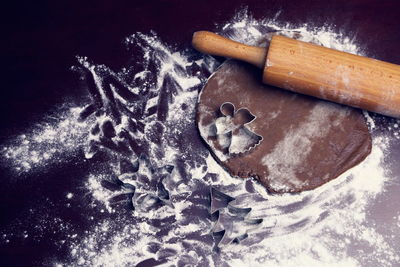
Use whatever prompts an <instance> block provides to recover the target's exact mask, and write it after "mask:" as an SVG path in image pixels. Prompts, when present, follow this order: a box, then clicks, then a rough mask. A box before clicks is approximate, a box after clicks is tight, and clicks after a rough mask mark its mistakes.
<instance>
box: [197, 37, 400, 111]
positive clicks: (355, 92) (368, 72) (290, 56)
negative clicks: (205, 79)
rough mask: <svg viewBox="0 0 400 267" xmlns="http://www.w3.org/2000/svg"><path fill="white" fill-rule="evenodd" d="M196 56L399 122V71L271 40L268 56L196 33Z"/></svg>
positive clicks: (263, 51)
mask: <svg viewBox="0 0 400 267" xmlns="http://www.w3.org/2000/svg"><path fill="white" fill-rule="evenodd" d="M192 44H193V46H194V48H196V49H197V50H199V51H200V52H203V53H207V54H212V55H218V56H224V57H231V58H236V59H240V60H244V61H246V62H249V63H251V64H253V65H256V66H258V67H260V68H264V74H263V82H264V83H266V84H270V85H274V86H277V87H280V88H284V89H287V90H291V91H294V92H298V93H302V94H306V95H311V96H315V97H318V98H322V99H326V100H329V101H333V102H337V103H340V104H345V105H350V106H353V107H358V108H362V109H366V110H370V111H373V112H377V113H380V114H384V115H387V116H392V117H396V118H400V66H399V65H396V64H391V63H387V62H383V61H380V60H376V59H372V58H367V57H362V56H357V55H353V54H349V53H345V52H340V51H337V50H334V49H329V48H326V47H322V46H318V45H314V44H310V43H306V42H302V41H298V40H294V39H291V38H287V37H283V36H279V35H275V36H274V37H272V40H271V43H270V45H269V48H268V51H267V49H266V48H261V47H254V46H248V45H244V44H240V43H238V42H234V41H232V40H229V39H226V38H224V37H221V36H219V35H216V34H214V33H210V32H205V31H202V32H196V33H195V34H194V35H193V41H192Z"/></svg>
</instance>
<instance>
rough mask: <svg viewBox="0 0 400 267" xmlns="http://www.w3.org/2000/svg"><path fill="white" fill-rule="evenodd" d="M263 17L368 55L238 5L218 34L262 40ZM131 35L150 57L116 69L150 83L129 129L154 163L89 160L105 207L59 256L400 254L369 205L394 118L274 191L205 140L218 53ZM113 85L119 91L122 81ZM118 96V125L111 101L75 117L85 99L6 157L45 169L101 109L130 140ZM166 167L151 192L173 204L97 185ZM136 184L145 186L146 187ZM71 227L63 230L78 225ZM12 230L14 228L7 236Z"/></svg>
mask: <svg viewBox="0 0 400 267" xmlns="http://www.w3.org/2000/svg"><path fill="white" fill-rule="evenodd" d="M262 27H264V28H265V27H268V28H269V29H271V32H276V31H278V32H279V33H281V34H284V35H287V36H290V37H295V38H298V39H300V40H303V41H309V42H314V43H319V44H322V45H324V46H327V47H331V48H335V49H338V50H342V51H347V52H351V53H355V54H363V53H364V52H363V49H362V48H360V47H359V46H358V45H357V43H356V40H354V39H350V38H348V37H346V35H345V34H342V33H337V32H335V31H334V30H333V29H331V28H329V27H323V28H318V27H317V26H315V25H311V24H309V25H304V26H303V27H300V28H299V27H292V26H291V25H290V24H285V23H281V22H279V21H278V19H277V18H274V19H272V20H268V19H265V20H255V19H253V18H252V17H251V16H250V15H249V14H248V13H247V12H240V13H239V14H238V15H237V16H236V17H235V18H234V19H232V21H230V22H228V23H226V24H225V25H221V26H220V32H219V33H220V34H222V35H225V36H227V37H230V38H232V39H235V40H237V41H241V42H245V43H249V44H256V43H257V42H258V41H259V40H261V39H263V38H265V36H262V35H261V31H260V30H259V29H260V28H262ZM267 39H268V36H267ZM126 43H127V45H128V47H129V46H130V45H136V46H139V47H140V48H141V49H142V51H143V62H141V65H142V66H144V67H143V68H142V69H140V70H139V71H138V70H135V69H133V70H132V71H127V69H130V68H125V69H122V70H121V72H119V73H117V75H118V77H120V78H121V79H124V80H126V81H128V80H130V81H134V82H132V83H129V86H127V87H128V90H129V91H130V92H131V93H134V94H139V93H140V92H143V91H146V92H149V93H148V94H146V97H147V98H146V99H145V101H144V106H145V109H146V112H147V113H146V114H147V115H144V116H143V118H142V119H141V120H140V121H139V120H138V121H136V122H135V123H136V124H137V125H140V123H143V124H144V129H143V131H142V132H140V131H137V132H134V133H132V134H131V135H129V136H128V137H129V138H131V139H129V140H131V143H130V144H131V146H135V145H136V144H135V143H134V142H135V140H136V141H137V142H142V143H140V144H141V146H140V147H141V148H143V149H146V150H147V152H148V153H147V154H148V157H149V159H150V161H151V162H150V163H151V164H150V163H149V166H150V165H151V166H150V167H148V168H147V169H146V171H143V169H141V168H139V170H134V171H132V170H131V169H132V166H130V165H129V164H131V165H133V163H134V162H135V160H137V158H138V157H139V155H134V156H133V155H132V156H129V155H128V156H127V155H125V154H123V153H120V154H119V153H118V150H112V149H111V148H113V147H112V146H111V145H109V146H108V148H107V150H106V151H107V152H108V153H109V154H108V155H109V156H110V158H109V159H107V161H106V162H104V164H103V165H101V166H100V167H99V165H98V164H97V165H96V166H93V168H92V169H88V174H87V177H86V180H85V181H83V184H84V186H85V189H86V191H87V193H88V196H85V198H83V199H84V200H82V201H86V202H85V204H88V202H87V198H88V197H89V198H90V203H91V204H92V205H91V207H92V208H93V209H94V210H97V211H98V214H99V216H98V218H97V217H93V216H89V215H88V218H87V220H88V222H92V224H91V227H90V228H89V229H87V230H85V233H84V234H83V235H79V236H77V235H76V234H71V235H69V237H68V238H67V240H66V241H65V243H64V244H63V245H64V246H67V247H68V249H69V252H70V255H69V257H68V260H67V261H61V262H57V263H54V265H57V266H71V265H72V266H132V265H135V264H138V263H140V262H143V261H144V260H151V259H153V261H156V262H157V263H159V264H162V265H164V266H171V265H175V266H225V265H229V266H309V265H316V266H395V264H396V263H398V262H399V261H400V258H399V257H400V254H399V251H398V249H396V245H397V246H398V242H397V243H394V245H393V242H391V239H392V238H391V237H390V236H387V235H386V234H385V233H381V232H378V231H377V230H376V229H377V228H376V225H375V224H374V222H373V220H372V219H371V217H370V216H371V213H372V212H373V211H372V210H371V209H370V206H371V204H372V203H374V201H375V200H376V199H378V198H379V197H380V196H381V195H383V194H385V192H386V185H387V184H389V183H390V181H391V180H392V179H394V178H393V177H391V176H390V172H389V171H388V170H387V167H386V166H385V157H386V154H387V151H388V147H387V146H388V145H389V143H390V142H391V140H392V139H393V137H394V136H395V137H396V136H398V135H399V132H400V130H399V122H398V121H394V122H393V123H391V124H390V127H391V128H390V129H391V130H390V133H389V134H388V135H378V134H376V132H375V130H376V128H377V126H376V119H375V117H374V116H369V115H368V114H366V117H367V120H368V123H369V125H370V128H371V131H372V133H373V149H372V153H371V155H370V156H369V157H368V158H367V159H366V160H365V161H364V162H363V163H362V164H360V165H359V166H357V167H355V168H353V169H351V170H349V171H348V172H346V173H344V174H343V175H341V176H340V177H339V178H337V179H335V180H333V181H331V182H329V183H327V184H325V185H323V186H321V187H320V188H317V189H315V190H313V191H308V192H303V193H300V194H283V195H272V194H269V193H268V192H267V191H266V190H265V188H264V187H262V186H261V185H259V184H258V183H257V182H255V181H254V180H252V179H247V180H243V179H237V178H232V177H230V176H229V174H228V173H227V172H225V171H224V170H223V169H222V168H221V166H220V165H218V163H217V162H216V161H215V160H214V158H213V157H212V156H211V155H210V154H209V153H208V151H207V150H206V149H205V146H204V144H203V143H202V142H201V140H200V137H199V135H198V132H197V129H196V124H195V103H196V102H197V97H198V90H199V89H200V88H201V86H202V84H203V83H204V82H205V81H206V79H207V77H208V76H209V75H210V73H211V72H212V71H214V70H215V69H216V67H217V65H218V64H217V62H215V60H213V59H212V58H211V57H208V56H204V57H200V56H199V55H197V57H194V56H193V51H182V52H177V51H174V50H173V49H171V48H170V47H169V46H167V45H166V44H164V43H163V42H162V41H161V40H160V39H159V38H158V37H157V36H156V35H155V34H150V35H145V34H141V33H138V34H135V35H133V36H130V37H128V38H127V39H126ZM85 64H86V63H85ZM129 67H130V66H129ZM101 69H103V70H104V69H107V68H106V67H105V66H103V67H102V68H101ZM92 70H94V68H92ZM96 75H97V74H96ZM99 78H101V77H99ZM97 84H98V85H99V86H104V84H102V83H101V82H100V83H99V82H97ZM110 88H111V89H110V90H111V92H112V94H114V96H115V99H118V97H117V96H116V95H117V90H116V88H113V87H112V86H111V87H110ZM166 89H168V94H167V95H168V96H170V98H168V97H167V98H168V101H167V102H168V104H167V107H168V109H167V110H164V111H163V110H160V109H159V110H157V111H156V112H153V113H152V110H153V111H154V110H155V109H156V108H157V107H160V103H167V102H162V101H165V99H166V98H163V97H162V94H163V93H161V92H164V91H163V90H166ZM101 97H103V98H106V100H107V101H108V102H109V103H107V101H106V102H104V103H106V104H110V103H111V104H112V101H109V100H110V99H109V98H110V94H109V95H106V94H104V95H102V96H101ZM121 103H123V104H124V105H125V108H126V109H124V110H125V111H124V112H125V113H121V114H122V115H121V117H122V118H121V120H120V123H118V122H117V120H116V119H115V114H114V115H113V116H114V117H112V116H111V115H109V114H108V113H107V111H106V112H104V113H103V114H102V115H99V116H98V117H96V118H93V116H94V115H92V117H89V118H88V119H87V120H85V121H84V122H82V123H78V122H77V121H78V120H77V118H78V114H79V113H80V112H81V111H82V109H81V108H75V109H70V110H69V111H67V112H64V111H61V112H60V116H59V119H57V120H56V122H55V123H51V124H40V126H39V127H38V128H37V129H36V128H35V129H34V130H32V131H31V133H29V134H25V135H21V136H19V137H16V138H15V139H14V140H11V141H10V143H9V144H5V145H3V147H2V150H1V151H2V160H3V161H4V162H6V163H7V165H8V166H10V168H11V169H13V170H15V171H17V172H18V173H19V172H32V171H35V170H42V167H45V166H50V165H51V164H53V163H55V161H54V159H57V160H58V161H62V160H64V159H65V155H68V154H71V153H74V152H75V151H76V150H77V149H78V148H80V147H81V146H82V145H85V146H88V143H87V141H86V140H87V139H90V138H92V137H90V134H89V131H92V132H93V129H96V127H93V124H96V123H98V125H103V124H102V123H104V121H105V118H106V119H107V120H110V121H111V125H113V126H114V130H115V132H116V134H115V136H114V135H110V136H111V137H110V138H109V140H108V141H110V140H111V141H113V142H115V143H118V144H120V143H121V142H122V141H124V140H125V139H123V138H122V137H120V134H124V133H125V131H126V128H127V127H128V126H127V125H128V122H129V116H128V115H126V114H128V113H129V112H133V111H134V110H135V107H131V106H130V103H129V102H128V101H125V102H124V101H123V99H121ZM107 107H108V106H107ZM117 115H118V116H119V115H120V114H117ZM136 124H135V125H136ZM109 125H110V124H109ZM310 126H313V124H312V123H310ZM161 133H162V134H161ZM396 133H397V134H396ZM60 137H61V138H60ZM97 137H98V138H97ZM97 137H96V138H97V139H96V140H95V139H90V140H95V141H99V140H100V141H101V138H102V137H104V136H101V135H100V136H97ZM396 138H397V137H396ZM132 140H134V141H132ZM100 141H99V142H100ZM108 141H107V142H108ZM132 143H134V145H132ZM107 144H108V143H107ZM121 146H122V145H121ZM110 147H111V148H110ZM115 151H117V152H115ZM111 152H112V153H111ZM46 153H48V154H46ZM132 154H134V153H132ZM89 158H90V157H89ZM121 162H125V163H126V162H128V163H129V164H128V165H129V168H131V169H129V168H128V170H124V171H123V168H125V167H121V166H122V165H121ZM141 164H143V163H141ZM165 165H173V166H174V169H173V170H172V171H171V173H170V175H169V176H168V177H167V178H163V180H162V184H163V185H164V186H165V190H164V189H160V188H159V187H157V186H152V187H149V188H148V190H147V192H148V194H149V195H152V196H156V195H157V194H160V193H164V200H165V199H166V197H165V191H168V193H169V195H168V201H169V203H168V205H166V204H163V205H160V206H157V207H155V208H152V209H150V210H148V211H147V212H143V211H141V209H140V208H139V207H134V208H135V210H129V209H126V208H124V207H123V206H121V205H115V203H113V202H111V201H110V200H111V199H115V197H118V195H119V194H120V193H121V192H120V191H118V190H120V188H118V189H115V190H114V189H113V190H114V191H113V190H111V189H110V188H111V187H110V188H105V187H104V186H103V184H102V181H104V180H110V179H111V178H112V177H118V179H119V181H125V182H129V181H132V185H136V186H139V185H140V184H139V182H138V181H140V179H149V184H151V183H152V181H157V179H155V178H156V177H155V175H153V174H154V173H157V172H154V169H157V168H162V167H163V166H165ZM153 178H154V179H153ZM159 184H160V183H158V184H157V185H159ZM142 185H146V183H142ZM211 187H214V188H218V190H220V191H221V192H223V193H225V194H226V195H229V196H230V197H228V196H226V199H227V201H226V203H225V206H224V207H222V208H220V209H219V211H218V213H219V217H218V218H217V220H216V221H215V220H214V219H213V218H211V217H212V216H209V213H210V199H209V196H210V188H211ZM129 188H131V189H132V187H129ZM132 190H133V189H132ZM135 190H136V188H135ZM140 190H142V191H140V192H142V193H143V192H146V190H145V188H140ZM163 190H164V191H163ZM128 196H129V197H131V195H128ZM79 197H80V196H79V195H77V194H76V193H74V194H73V193H67V194H66V201H70V200H71V199H73V200H74V201H77V200H78V199H79ZM153 199H154V198H153ZM211 201H213V199H211ZM222 202H223V199H222ZM228 202H229V203H228ZM118 203H120V202H118ZM121 203H122V202H121ZM249 208H250V209H249ZM226 218H229V219H226ZM224 219H226V220H224ZM399 221H400V216H398V217H396V216H395V217H393V225H392V227H397V228H395V229H397V230H399V229H398V228H399V227H400V223H399ZM71 228H73V226H69V227H68V231H71V232H73V231H72V230H71ZM217 230H218V231H217ZM222 230H223V231H224V234H223V235H222V234H221V231H222ZM221 235H222V236H221ZM9 238H10V237H9V235H8V234H5V237H3V239H7V240H9ZM235 238H236V239H235ZM395 238H396V237H395ZM235 240H239V242H238V243H237V242H234V241H235Z"/></svg>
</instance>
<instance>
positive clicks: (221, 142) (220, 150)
mask: <svg viewBox="0 0 400 267" xmlns="http://www.w3.org/2000/svg"><path fill="white" fill-rule="evenodd" d="M261 72H262V70H259V69H257V68H255V67H253V66H251V65H248V64H247V63H242V62H238V61H234V60H228V61H227V62H225V63H224V64H222V65H221V66H220V68H219V69H218V70H217V71H216V72H215V73H214V74H213V75H212V76H211V77H210V78H209V80H208V81H207V83H206V85H205V86H204V88H203V89H202V92H201V93H200V96H199V103H198V109H197V123H198V127H199V130H200V134H201V136H202V138H203V139H204V141H205V142H206V143H207V145H208V146H209V149H210V150H211V152H212V153H213V154H214V156H215V157H216V159H217V160H218V161H219V163H220V164H222V165H223V166H224V167H225V168H226V170H227V171H228V172H229V173H230V174H231V175H233V176H237V177H242V178H247V177H255V178H256V179H258V180H259V181H260V182H261V183H262V184H263V185H265V186H266V187H267V188H268V189H269V190H270V191H271V192H277V193H285V192H301V191H304V190H310V189H314V188H316V187H318V186H320V185H322V184H324V183H326V182H328V181H330V180H332V179H334V178H336V177H338V176H339V175H340V174H342V173H343V172H345V171H346V170H348V169H350V168H352V167H353V166H355V165H357V164H358V163H360V162H361V161H363V160H364V159H365V158H366V156H367V155H368V154H369V153H370V152H371V136H370V133H369V130H368V127H367V125H366V122H365V119H364V116H363V115H362V113H361V111H359V110H357V109H353V108H350V107H345V106H341V105H338V104H334V103H330V102H327V101H323V100H319V99H316V98H313V97H309V96H304V95H300V94H297V93H292V92H289V91H285V90H282V89H279V88H276V87H272V86H268V85H264V84H262V83H261V76H262V73H261Z"/></svg>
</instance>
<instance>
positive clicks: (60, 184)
mask: <svg viewBox="0 0 400 267" xmlns="http://www.w3.org/2000/svg"><path fill="white" fill-rule="evenodd" d="M244 8H247V9H248V11H249V13H250V14H252V15H253V16H254V17H255V18H256V19H261V18H269V17H274V16H275V14H277V12H281V13H280V17H279V18H280V20H281V21H287V22H289V23H291V24H294V25H296V24H299V25H301V24H302V23H306V22H312V23H313V24H314V25H321V26H322V25H325V24H327V25H328V24H329V25H334V28H335V29H337V30H338V31H340V30H344V31H345V32H347V33H348V34H349V35H353V36H350V37H354V38H356V39H357V43H361V44H363V47H364V48H365V52H366V54H367V55H368V56H371V57H374V58H377V59H381V60H385V61H389V62H392V63H397V64H400V53H399V52H398V51H399V47H400V34H399V29H400V16H399V15H400V2H399V1H396V0H392V1H388V0H387V1H385V0H383V1H376V0H375V1H373V0H359V1H358V0H352V1H349V0H337V1H311V0H307V1H286V0H282V1H280V0H270V1H268V0H245V1H243V0H240V1H239V0H232V1H208V0H206V1H183V0H182V1H181V0H169V1H166V0H159V1H154V0H146V1H141V0H136V1H23V2H15V3H12V4H10V6H8V7H6V8H5V9H4V8H3V13H4V14H3V16H2V20H3V22H2V25H3V26H4V27H3V32H2V42H1V43H2V44H1V46H2V49H1V53H2V71H1V73H2V80H3V83H2V86H1V90H0V93H1V96H0V125H2V127H1V129H0V143H6V142H8V140H10V139H12V138H13V136H15V135H17V134H21V133H23V132H24V130H25V129H28V128H29V127H32V125H34V124H35V122H36V121H38V120H40V119H41V118H42V117H43V116H44V114H49V113H51V112H53V111H54V109H55V107H57V106H59V105H61V104H62V103H64V102H65V101H66V100H71V99H72V101H73V102H75V103H80V102H81V101H82V100H81V97H84V96H85V95H86V91H84V90H83V89H82V86H81V84H80V83H79V79H78V78H77V76H76V73H74V72H72V71H71V70H70V68H71V66H74V65H77V60H76V56H77V55H80V56H87V57H88V58H90V59H92V60H94V61H95V62H97V63H100V64H104V65H106V66H109V67H110V68H111V69H118V68H121V66H124V65H126V64H127V63H128V60H127V59H129V57H130V55H131V53H132V51H127V50H126V49H125V47H124V45H123V40H124V38H125V37H126V36H129V35H130V34H132V33H135V32H143V33H149V32H150V31H154V32H155V33H156V34H157V35H158V36H159V37H160V39H162V40H163V41H164V42H166V43H169V44H171V45H172V46H175V47H176V49H190V41H191V36H192V33H193V32H194V31H197V30H204V29H206V30H211V31H212V30H214V29H215V27H216V25H217V24H218V23H219V24H221V23H222V24H223V23H225V22H226V21H228V20H230V19H231V18H232V17H234V16H235V14H236V13H237V12H238V11H240V10H242V9H244ZM377 120H378V121H382V123H383V124H384V123H385V121H387V120H388V119H387V118H379V117H377ZM398 147H399V146H397V148H398ZM94 160H100V159H94ZM389 160H390V161H392V162H393V163H395V165H396V164H397V163H396V162H398V161H399V160H400V154H399V153H398V152H396V151H393V153H392V157H391V158H390V159H389ZM90 164H93V162H91V161H88V160H82V159H81V157H80V156H79V155H78V156H76V155H75V156H71V158H69V159H68V160H66V161H65V162H62V163H58V164H55V165H54V166H53V167H49V168H47V169H46V171H43V172H32V173H27V174H24V175H22V176H21V175H17V174H15V173H14V172H12V171H11V170H10V169H9V168H8V166H6V165H4V164H3V165H2V167H1V168H2V169H1V170H0V176H1V184H2V186H1V187H0V209H1V211H0V213H1V216H0V217H1V219H0V229H6V230H4V231H5V232H7V231H9V232H14V233H19V234H15V236H14V237H11V239H10V240H8V242H7V243H6V242H5V239H8V238H3V240H2V241H1V245H0V263H1V265H3V266H30V265H43V264H49V261H50V262H51V259H54V260H56V261H58V260H62V259H63V258H64V257H65V255H66V254H67V253H68V248H66V247H63V246H62V244H61V245H60V242H61V240H62V239H63V234H62V233H60V230H59V227H60V226H57V225H56V224H55V225H54V226H51V227H50V226H49V227H47V228H46V229H47V230H45V231H40V233H39V230H38V231H37V232H35V230H34V227H33V225H35V224H38V223H39V222H38V221H37V220H36V219H35V214H34V213H32V212H30V210H32V209H34V207H35V206H40V207H41V209H43V210H42V211H41V213H42V214H43V212H46V213H47V214H48V219H49V220H54V218H59V219H60V220H61V221H63V222H64V223H65V225H69V227H72V228H74V229H75V230H76V229H78V230H80V231H82V232H84V231H85V229H86V228H87V227H90V226H89V225H88V224H87V222H86V220H85V218H84V217H85V215H86V214H92V215H93V214H96V215H95V216H105V215H98V214H97V213H98V211H93V210H92V209H91V207H90V206H88V205H86V204H85V203H84V202H83V201H81V200H79V198H74V199H72V200H71V203H70V205H73V206H74V208H73V209H70V208H68V207H66V206H65V195H66V194H67V193H68V192H74V194H75V195H76V194H78V195H79V194H80V191H79V190H80V188H81V187H82V183H83V181H82V180H81V178H80V177H82V175H80V174H83V173H85V169H86V168H87V166H88V165H90ZM393 170H394V172H395V174H396V173H397V175H399V176H400V167H399V166H397V167H396V166H395V167H394V169H393ZM46 200H51V201H49V202H46ZM43 203H51V204H43ZM93 209H94V208H93ZM26 230H29V232H30V236H31V238H23V237H22V235H23V232H24V231H26ZM5 232H2V233H5Z"/></svg>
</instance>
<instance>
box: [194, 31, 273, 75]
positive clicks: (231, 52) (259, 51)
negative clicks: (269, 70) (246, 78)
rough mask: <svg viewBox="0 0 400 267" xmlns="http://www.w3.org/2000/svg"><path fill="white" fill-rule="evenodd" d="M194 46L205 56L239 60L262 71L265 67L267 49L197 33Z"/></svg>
mask: <svg viewBox="0 0 400 267" xmlns="http://www.w3.org/2000/svg"><path fill="white" fill-rule="evenodd" d="M192 45H193V47H194V48H195V49H196V50H198V51H200V52H202V53H205V54H210V55H215V56H221V57H229V58H235V59H239V60H242V61H246V62H248V63H250V64H253V65H255V66H257V67H259V68H261V69H262V68H264V65H265V58H266V55H267V50H266V48H262V47H255V46H249V45H244V44H241V43H238V42H235V41H232V40H230V39H228V38H225V37H222V36H220V35H218V34H215V33H212V32H207V31H199V32H195V33H194V34H193V39H192Z"/></svg>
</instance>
